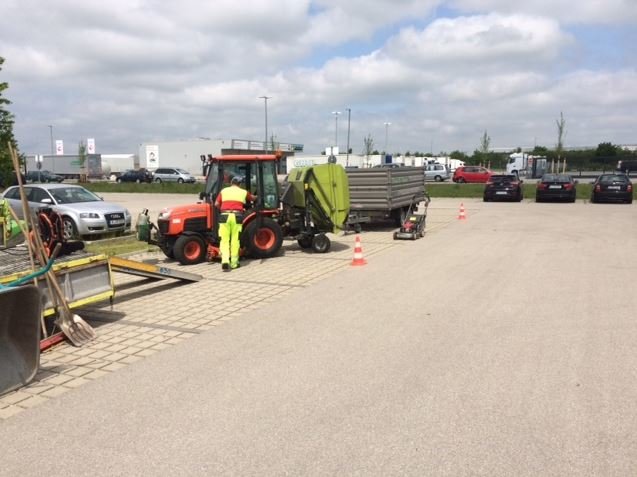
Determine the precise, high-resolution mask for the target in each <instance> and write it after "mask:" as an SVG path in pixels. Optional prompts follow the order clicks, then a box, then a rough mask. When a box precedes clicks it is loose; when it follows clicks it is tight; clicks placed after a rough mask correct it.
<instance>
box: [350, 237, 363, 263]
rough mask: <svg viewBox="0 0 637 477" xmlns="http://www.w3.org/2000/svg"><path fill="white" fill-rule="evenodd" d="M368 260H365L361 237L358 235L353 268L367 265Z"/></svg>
mask: <svg viewBox="0 0 637 477" xmlns="http://www.w3.org/2000/svg"><path fill="white" fill-rule="evenodd" d="M366 264H367V260H365V259H364V258H363V247H361V237H360V235H358V234H356V242H355V244H354V259H353V260H352V265H353V266H355V267H356V266H361V265H366Z"/></svg>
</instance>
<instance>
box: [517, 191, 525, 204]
mask: <svg viewBox="0 0 637 477" xmlns="http://www.w3.org/2000/svg"><path fill="white" fill-rule="evenodd" d="M522 199H524V196H523V195H522V192H520V193H519V194H518V202H522Z"/></svg>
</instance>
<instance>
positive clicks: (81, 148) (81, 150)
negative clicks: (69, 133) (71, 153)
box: [77, 141, 88, 182]
mask: <svg viewBox="0 0 637 477" xmlns="http://www.w3.org/2000/svg"><path fill="white" fill-rule="evenodd" d="M77 157H78V162H79V163H80V182H88V174H87V170H86V145H85V144H84V141H80V142H79V144H78V145H77Z"/></svg>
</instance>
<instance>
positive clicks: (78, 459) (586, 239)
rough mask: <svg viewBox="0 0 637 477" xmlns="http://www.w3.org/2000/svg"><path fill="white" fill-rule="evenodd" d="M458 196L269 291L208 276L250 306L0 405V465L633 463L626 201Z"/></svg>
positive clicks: (366, 471) (392, 467) (232, 470)
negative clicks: (33, 401) (243, 288)
mask: <svg viewBox="0 0 637 477" xmlns="http://www.w3.org/2000/svg"><path fill="white" fill-rule="evenodd" d="M437 202H438V205H436V201H435V202H433V203H432V206H431V207H432V208H433V207H436V206H437V207H440V210H443V209H445V208H446V209H447V210H448V211H449V210H451V211H452V213H454V212H455V210H454V209H457V205H458V204H457V203H456V201H455V200H453V201H451V200H438V201H437ZM464 206H465V207H466V213H467V217H468V218H467V220H465V221H460V220H454V221H453V222H451V223H449V224H447V226H445V227H441V228H438V229H436V230H435V231H432V232H430V233H428V234H427V236H426V237H425V238H423V239H420V240H418V241H415V242H405V243H401V244H400V245H399V246H395V247H393V248H391V250H389V251H388V252H387V253H383V254H378V255H375V256H373V257H370V258H369V259H368V264H367V265H366V266H362V267H348V268H345V269H343V270H342V271H340V272H339V273H338V274H336V275H331V276H330V277H329V278H328V279H324V280H322V281H320V282H318V283H315V284H313V285H311V286H309V287H306V288H300V289H298V290H296V291H295V292H294V293H291V294H287V295H285V296H283V297H282V298H281V299H279V300H277V301H275V302H271V303H269V304H260V303H259V298H258V297H252V296H250V293H249V292H246V293H245V295H244V296H243V297H236V296H233V297H232V298H231V299H229V300H227V299H226V296H225V295H217V294H215V282H214V281H210V282H209V290H208V293H209V300H210V301H211V303H213V302H214V303H216V304H218V303H219V302H224V301H226V306H227V307H228V309H232V307H233V306H235V305H236V303H237V300H246V301H254V302H255V306H254V309H253V310H252V311H251V312H249V313H246V314H243V315H242V316H240V317H238V318H236V319H233V320H231V321H228V322H226V323H224V324H223V326H219V327H215V328H213V329H211V330H208V331H206V332H204V333H201V334H199V335H197V336H195V337H193V338H190V339H188V340H186V341H183V342H181V343H179V344H178V345H175V346H172V347H170V348H168V349H165V350H163V351H162V352H161V353H157V354H154V355H152V356H150V357H148V358H146V359H144V360H142V361H139V362H135V363H133V364H131V365H129V366H127V367H126V368H123V369H121V370H119V371H118V372H117V373H112V374H110V375H107V376H104V377H103V378H101V379H99V380H95V381H93V382H90V383H88V384H86V385H83V386H82V387H80V388H78V389H76V390H74V391H73V392H69V393H66V394H64V395H62V396H60V397H59V398H56V399H54V400H50V401H48V402H46V403H45V404H43V405H41V406H38V407H36V408H33V409H29V410H26V411H24V412H21V413H20V414H18V415H15V416H13V417H12V418H11V419H8V420H6V421H4V422H0V446H1V447H2V449H3V457H2V467H1V469H2V470H1V471H0V473H2V474H3V475H21V476H31V475H34V476H35V475H38V476H39V475H42V474H43V473H46V474H47V475H51V476H53V475H92V476H98V475H109V476H111V475H127V476H128V475H202V476H204V475H348V476H349V475H417V476H422V475H449V476H462V475H485V476H510V475H518V476H519V475H528V476H537V475H542V476H565V475H600V476H601V475H603V476H613V475H617V476H620V475H621V476H626V475H634V473H635V469H637V437H635V436H637V405H636V404H635V403H636V402H637V386H635V380H636V378H637V353H636V351H637V345H635V343H637V326H635V320H634V314H635V309H636V305H637V299H636V298H635V294H634V293H633V291H632V282H633V276H634V270H635V268H636V266H637V256H635V254H634V253H633V252H632V251H633V250H635V248H636V246H637V221H636V220H635V218H636V217H635V215H636V213H635V210H636V209H635V206H629V205H604V204H589V203H587V202H583V201H578V202H577V203H576V204H535V203H532V202H528V201H525V202H522V203H519V204H518V203H513V204H501V203H488V204H483V203H482V202H478V201H474V200H471V201H464ZM131 211H132V210H131ZM132 212H133V211H132ZM433 213H435V209H434V210H432V214H433ZM362 239H363V244H365V242H364V240H365V234H364V233H363V234H362ZM274 260H276V259H274ZM241 271H243V268H242V269H241ZM233 273H234V272H233ZM184 306H187V304H179V303H175V308H179V307H184Z"/></svg>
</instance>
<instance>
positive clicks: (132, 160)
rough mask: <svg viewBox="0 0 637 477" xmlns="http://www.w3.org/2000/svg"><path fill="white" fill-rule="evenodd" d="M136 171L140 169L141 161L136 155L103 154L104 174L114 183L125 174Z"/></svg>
mask: <svg viewBox="0 0 637 477" xmlns="http://www.w3.org/2000/svg"><path fill="white" fill-rule="evenodd" d="M136 169H139V160H138V159H137V156H136V155H135V154H102V172H103V174H104V176H105V177H108V178H109V179H110V180H112V181H114V180H117V178H118V177H119V176H121V175H122V174H123V173H124V172H126V171H128V170H136Z"/></svg>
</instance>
